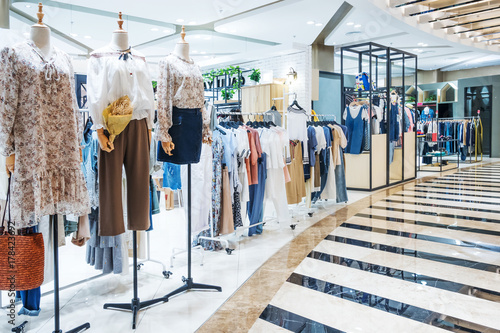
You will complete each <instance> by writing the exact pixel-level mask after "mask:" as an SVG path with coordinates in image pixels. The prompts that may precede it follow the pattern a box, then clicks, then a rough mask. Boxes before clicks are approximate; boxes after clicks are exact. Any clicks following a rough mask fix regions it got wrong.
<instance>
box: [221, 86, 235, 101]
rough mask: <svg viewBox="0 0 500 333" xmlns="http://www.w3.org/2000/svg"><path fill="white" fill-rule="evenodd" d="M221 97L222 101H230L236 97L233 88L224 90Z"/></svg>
mask: <svg viewBox="0 0 500 333" xmlns="http://www.w3.org/2000/svg"><path fill="white" fill-rule="evenodd" d="M221 95H222V99H224V100H227V101H229V100H231V99H232V98H233V96H234V89H232V88H226V89H222V90H221Z"/></svg>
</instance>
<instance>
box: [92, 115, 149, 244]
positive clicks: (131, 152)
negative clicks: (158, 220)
mask: <svg viewBox="0 0 500 333" xmlns="http://www.w3.org/2000/svg"><path fill="white" fill-rule="evenodd" d="M148 135H149V134H148V126H147V123H146V119H141V120H132V121H131V122H130V123H129V124H128V126H127V127H126V128H125V130H124V131H123V132H122V133H120V135H118V136H117V137H116V139H115V141H114V142H113V144H114V146H115V149H114V150H113V151H111V152H109V153H107V152H105V151H103V150H101V149H99V170H98V173H99V235H100V236H116V235H119V234H122V233H124V232H125V225H124V221H123V204H122V165H125V173H126V176H127V217H128V221H127V223H128V224H127V225H128V229H129V230H147V229H149V224H150V221H149V144H148Z"/></svg>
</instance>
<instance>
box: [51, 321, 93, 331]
mask: <svg viewBox="0 0 500 333" xmlns="http://www.w3.org/2000/svg"><path fill="white" fill-rule="evenodd" d="M89 328H90V324H89V323H85V324H83V325H80V326H78V327H76V328H73V329H72V330H69V331H66V333H80V332H83V331H85V330H88V329H89ZM52 333H63V331H61V330H59V331H58V332H56V331H53V332H52Z"/></svg>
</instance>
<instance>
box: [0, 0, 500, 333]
mask: <svg viewBox="0 0 500 333" xmlns="http://www.w3.org/2000/svg"><path fill="white" fill-rule="evenodd" d="M397 2H398V1H397V0H391V1H383V0H350V1H348V2H345V1H332V0H278V1H273V0H246V1H243V0H214V1H194V0H186V1H179V2H178V1H152V0H142V1H114V0H113V1H98V0H85V1H77V0H72V1H71V0H60V1H52V0H51V1H43V3H44V12H45V18H44V22H46V23H47V24H48V25H49V26H50V27H51V29H52V37H53V38H52V41H53V44H54V45H55V46H57V47H58V48H60V49H62V50H63V51H65V52H67V53H68V54H70V55H71V57H72V58H73V64H74V67H75V72H76V73H79V74H85V72H86V66H87V65H86V59H87V57H88V54H89V53H90V52H91V51H92V50H93V49H97V48H100V47H102V46H105V45H107V44H108V43H109V41H110V39H111V33H112V32H113V31H114V30H115V29H116V19H117V12H118V11H122V12H123V13H124V20H125V24H124V28H125V29H126V30H127V31H128V32H129V35H130V41H131V44H132V47H134V48H135V49H137V50H138V51H140V52H142V53H143V54H144V55H145V56H146V58H147V59H148V62H149V64H150V71H151V73H152V75H153V78H154V79H155V78H156V76H157V73H158V69H157V64H158V61H159V60H160V59H161V58H163V57H165V56H166V55H168V54H169V53H170V52H171V51H172V50H173V49H174V46H175V44H176V43H177V41H178V40H179V33H180V29H181V26H182V25H185V26H186V33H187V37H186V40H187V41H188V42H189V44H190V49H191V51H190V53H191V57H192V58H193V59H194V61H195V62H196V63H198V64H199V65H200V66H201V67H202V70H203V71H204V72H208V71H210V70H211V69H216V68H222V67H226V66H229V65H232V66H236V65H239V66H240V67H242V68H259V69H260V70H261V72H262V73H263V82H262V83H266V80H267V82H269V83H270V82H272V81H273V80H275V79H285V78H287V74H288V73H289V71H290V68H293V69H294V70H295V71H296V72H297V79H296V80H295V81H291V82H290V84H289V87H288V89H289V91H293V92H295V93H296V94H297V101H298V102H299V103H300V104H301V105H302V106H303V107H304V108H306V109H307V110H310V109H311V107H312V108H313V109H314V110H315V111H316V112H317V113H319V114H332V113H333V114H335V115H336V118H337V120H340V119H341V115H342V112H343V108H341V102H340V98H341V84H340V74H339V73H340V54H339V49H340V47H342V46H348V45H352V44H359V43H363V42H370V41H371V42H376V43H378V44H382V45H385V46H390V47H394V48H398V49H401V50H404V51H407V52H410V53H414V54H416V55H417V56H418V89H419V90H421V91H422V93H424V92H425V91H442V92H445V93H446V91H447V90H448V89H451V90H453V91H454V93H453V94H451V95H450V96H452V97H451V98H450V99H449V100H448V101H446V102H443V103H441V104H442V105H440V106H439V108H440V109H439V110H441V111H440V112H443V113H445V112H446V115H447V116H449V117H460V116H467V115H474V113H475V112H476V110H474V109H472V110H470V112H471V113H472V114H466V111H465V110H467V107H466V106H467V103H469V100H468V97H467V93H466V92H467V91H470V88H471V87H472V88H474V87H488V88H487V89H489V90H488V91H489V92H490V93H491V98H492V100H491V103H490V106H491V108H490V109H485V110H483V111H482V112H483V113H482V114H481V116H482V118H483V126H485V128H489V131H490V132H489V133H490V135H489V137H488V135H487V134H486V133H487V132H488V130H485V135H486V136H485V141H487V140H490V142H491V143H490V146H489V147H490V150H489V152H490V154H489V155H490V156H489V157H491V158H500V145H499V144H498V142H500V100H499V99H498V98H497V95H498V94H499V93H500V53H499V52H500V45H494V44H493V45H489V44H488V43H482V42H480V41H479V42H478V41H476V40H474V39H471V38H469V37H467V36H466V34H458V35H457V34H454V33H453V31H451V32H448V33H446V32H445V31H444V30H443V29H439V28H433V27H432V25H430V24H427V23H419V22H418V21H417V20H416V19H415V18H413V17H410V16H407V15H403V13H402V11H401V10H399V9H397V8H394V5H395V4H396V3H397ZM37 3H38V1H18V0H12V1H9V0H0V5H1V7H0V24H1V25H2V26H1V28H10V29H9V30H4V29H2V30H0V46H3V45H4V44H6V43H9V42H12V41H15V40H23V39H26V38H27V37H28V36H29V30H30V26H31V25H32V24H33V22H34V20H36V19H35V18H36V11H37V9H38V8H37ZM387 3H390V4H392V5H391V6H389V7H388V5H387ZM9 7H10V8H9ZM6 22H7V23H6ZM9 22H10V23H9ZM353 64H354V62H353ZM348 74H350V75H351V76H347V77H346V80H354V75H355V74H357V67H356V66H355V65H353V66H352V67H351V68H350V72H348ZM481 91H482V89H481ZM292 100H293V97H290V102H291V101H292ZM243 103H245V101H243ZM285 104H286V103H285ZM474 107H475V106H474V104H473V103H472V104H470V106H469V109H471V108H474ZM261 111H262V112H263V111H266V110H261ZM486 146H488V144H487V143H486ZM367 195H368V193H365V192H356V191H349V202H348V203H352V202H355V201H356V200H359V199H361V198H363V197H365V196H367ZM162 199H163V198H162ZM345 205H346V204H335V203H333V202H323V203H321V204H320V205H317V206H315V209H314V215H313V217H309V216H307V214H303V211H302V210H301V209H300V207H298V208H297V207H291V209H292V211H293V213H294V218H295V219H296V220H297V221H298V224H297V228H296V229H295V230H291V229H290V228H289V226H288V225H272V226H271V225H270V226H266V228H265V230H267V231H269V232H265V233H264V235H262V236H259V237H252V238H248V237H242V236H241V235H238V234H234V235H232V236H231V237H230V238H229V240H230V241H231V244H232V246H233V247H234V248H235V251H234V252H233V254H232V255H230V256H228V255H226V253H225V252H224V251H221V252H218V253H213V252H197V254H195V256H194V262H195V264H194V266H193V267H194V272H193V275H194V277H195V280H196V281H197V282H203V283H209V284H218V285H221V286H222V287H223V292H222V293H203V292H202V293H196V294H194V293H193V294H189V295H182V296H179V297H177V298H174V299H172V300H171V301H170V302H169V304H165V305H160V306H157V307H154V308H152V309H149V310H147V311H143V312H141V323H140V325H139V328H138V330H137V332H146V331H151V329H154V328H155V320H163V319H160V318H171V320H169V325H171V326H169V327H170V329H171V330H172V332H174V331H176V332H187V331H193V330H195V329H196V328H198V327H200V326H201V325H202V324H203V322H204V321H205V320H206V319H208V317H209V316H210V315H211V314H213V313H214V312H215V311H216V309H217V308H218V307H219V306H220V305H221V304H222V303H223V302H224V301H225V300H226V299H227V298H228V297H230V296H231V294H232V293H234V292H235V291H236V290H237V289H238V287H239V286H241V284H243V283H244V282H245V281H246V280H247V279H248V278H249V277H250V276H251V275H252V274H253V273H254V272H255V271H256V270H257V269H258V267H260V265H262V264H263V263H264V262H265V261H266V260H267V259H268V258H269V257H270V256H271V255H272V254H273V253H275V252H276V251H277V250H278V249H280V248H281V247H282V246H284V245H285V244H287V243H288V242H289V241H291V240H293V238H294V237H295V236H296V235H298V234H299V233H300V232H302V231H303V230H305V229H306V228H307V227H308V226H310V225H311V224H313V223H315V222H317V221H319V220H320V219H321V218H323V217H325V216H327V215H329V214H332V213H333V212H334V211H335V210H337V209H340V208H343V207H345ZM160 206H161V207H164V203H163V201H162V202H161V205H160ZM268 206H270V205H268ZM273 214H274V212H273V211H272V209H271V208H270V209H268V210H267V211H266V215H269V216H272V215H273ZM154 225H155V230H154V231H153V232H152V233H151V258H153V259H156V260H160V261H162V262H163V263H164V264H165V265H166V266H167V267H168V269H169V270H170V271H172V273H173V275H172V276H171V278H170V279H165V278H164V277H163V276H162V275H161V271H162V269H161V267H160V266H159V265H157V264H155V263H146V264H145V265H144V266H143V267H142V268H141V271H140V285H139V287H140V290H141V294H142V295H143V296H142V297H144V298H145V299H148V298H153V297H155V296H156V297H157V296H161V295H163V294H165V293H167V292H169V291H171V290H173V289H175V288H176V287H177V286H178V285H179V284H180V277H181V276H182V275H183V274H185V267H186V262H185V255H183V254H181V255H179V256H177V257H176V258H175V259H173V263H174V266H173V267H172V268H171V267H170V260H171V258H170V256H171V253H172V250H173V249H175V248H184V247H185V244H184V239H185V236H184V235H185V221H184V218H183V211H182V209H181V208H176V209H175V210H173V211H168V212H167V211H165V210H163V211H162V213H161V214H160V215H156V216H155V217H154ZM60 253H61V254H60V255H61V286H68V285H71V284H72V283H75V282H77V281H81V280H82V279H85V278H91V277H93V276H96V275H97V274H98V273H99V272H97V271H95V270H94V269H93V268H92V267H90V266H88V265H87V264H86V263H85V249H84V248H77V247H75V246H72V245H71V244H69V245H67V246H66V247H65V248H63V249H62V250H61V252H60ZM202 257H203V258H202ZM202 264H203V265H202ZM130 285H131V275H130V274H128V275H124V276H113V275H108V276H106V277H99V278H97V279H94V280H91V281H89V282H86V283H85V284H80V285H77V286H73V287H70V288H67V289H64V290H63V291H62V293H61V308H62V310H61V312H62V313H63V317H62V318H63V321H64V325H67V326H68V327H71V325H72V323H75V324H78V323H79V319H80V318H82V317H84V316H85V317H87V318H88V320H89V321H91V323H92V325H93V327H96V328H95V329H94V330H92V332H94V331H95V332H100V331H99V329H103V327H104V326H105V325H106V324H107V323H110V322H114V323H116V324H115V325H117V326H116V327H119V328H122V329H124V330H128V326H129V315H128V314H124V313H116V312H105V313H103V311H102V310H101V308H102V304H104V303H105V302H116V301H123V300H125V301H128V299H129V298H130V292H131V289H130ZM51 288H52V285H51V284H50V283H49V284H47V285H45V286H44V287H43V289H42V292H50V290H51ZM256 292H258V291H256ZM6 301H7V298H6V296H5V293H2V304H3V305H4V304H6V303H5V302H6ZM186 309H187V310H186ZM51 312H52V299H51V297H50V296H45V297H43V299H42V312H41V314H40V317H39V318H38V319H36V320H30V321H33V323H32V325H33V326H32V328H35V329H38V330H39V331H40V332H46V331H48V328H49V327H50V325H51V321H50V319H51ZM72 312H75V313H78V316H76V315H73V316H72V315H69V314H70V313H72ZM64 313H66V315H64ZM148 317H149V319H148ZM174 318H175V319H174ZM2 324H4V323H3V322H2ZM99 327H101V328H99ZM35 331H36V330H35ZM104 331H105V330H103V332H104Z"/></svg>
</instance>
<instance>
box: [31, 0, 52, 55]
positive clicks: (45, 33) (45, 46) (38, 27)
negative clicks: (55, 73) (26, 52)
mask: <svg viewBox="0 0 500 333" xmlns="http://www.w3.org/2000/svg"><path fill="white" fill-rule="evenodd" d="M42 7H43V5H42V3H41V2H40V3H39V4H38V13H37V14H36V16H38V22H37V23H36V24H34V25H32V26H31V31H30V39H31V40H32V41H33V43H35V45H36V46H37V47H38V48H39V49H40V51H41V53H42V54H43V56H44V57H45V58H48V57H49V56H50V55H51V54H50V53H51V43H50V28H49V27H48V26H46V25H45V24H44V23H43V22H42V20H43V17H44V14H43V12H42Z"/></svg>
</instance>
